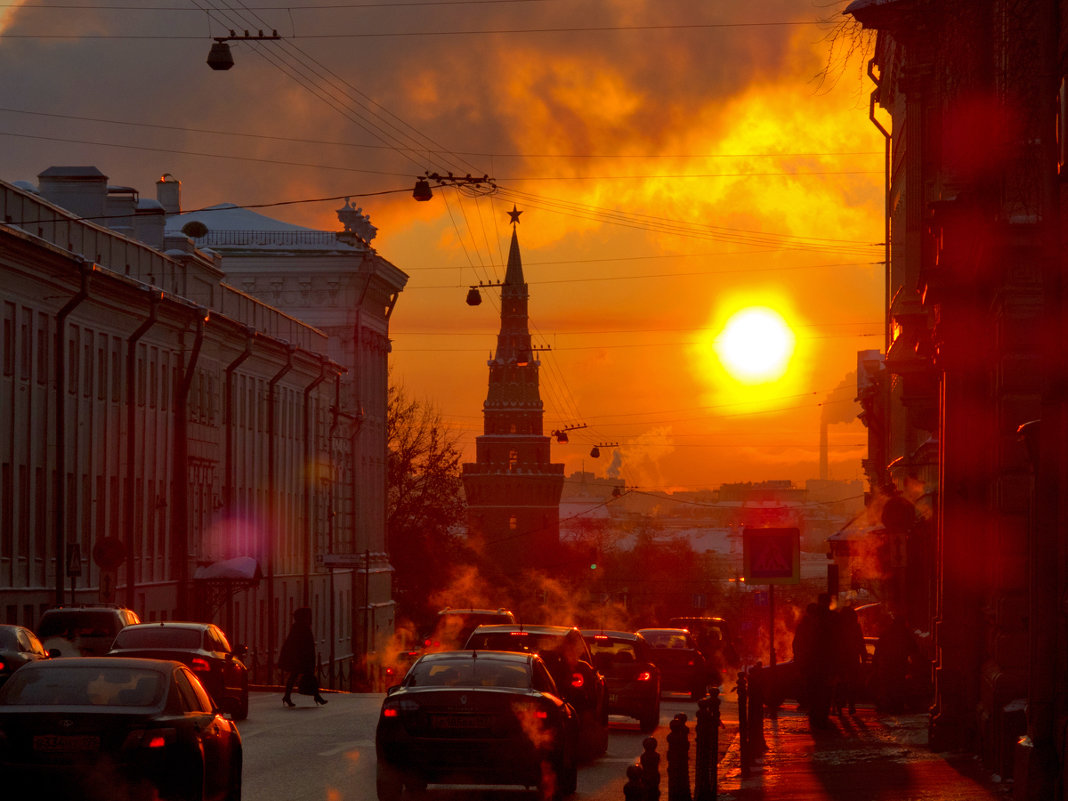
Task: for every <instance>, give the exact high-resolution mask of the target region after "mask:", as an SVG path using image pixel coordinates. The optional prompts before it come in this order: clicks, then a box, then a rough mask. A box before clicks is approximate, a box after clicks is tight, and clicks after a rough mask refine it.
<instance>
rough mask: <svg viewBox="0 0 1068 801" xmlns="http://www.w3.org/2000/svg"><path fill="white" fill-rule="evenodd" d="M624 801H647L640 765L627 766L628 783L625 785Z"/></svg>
mask: <svg viewBox="0 0 1068 801" xmlns="http://www.w3.org/2000/svg"><path fill="white" fill-rule="evenodd" d="M623 801H645V785H644V784H643V783H642V769H641V767H640V766H639V765H628V766H627V782H626V784H624V785H623Z"/></svg>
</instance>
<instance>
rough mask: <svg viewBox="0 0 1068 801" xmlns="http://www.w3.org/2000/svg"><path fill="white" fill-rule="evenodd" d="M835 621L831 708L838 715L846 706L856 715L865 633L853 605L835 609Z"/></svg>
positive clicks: (851, 713) (864, 650) (850, 712)
mask: <svg viewBox="0 0 1068 801" xmlns="http://www.w3.org/2000/svg"><path fill="white" fill-rule="evenodd" d="M834 622H835V625H834V641H835V642H834V652H835V674H836V678H835V682H834V698H833V701H832V704H831V708H832V709H833V711H834V713H835V714H836V715H841V714H842V707H843V705H845V706H848V708H849V714H850V715H855V714H856V712H857V689H858V686H859V684H860V668H861V665H862V664H863V663H864V657H865V654H866V648H865V646H864V632H863V631H862V630H861V628H860V621H859V620H858V619H857V611H856V610H855V609H854V608H853V606H852V605H850V606H845V607H842V608H841V609H839V610H838V611H837V612H835V621H834Z"/></svg>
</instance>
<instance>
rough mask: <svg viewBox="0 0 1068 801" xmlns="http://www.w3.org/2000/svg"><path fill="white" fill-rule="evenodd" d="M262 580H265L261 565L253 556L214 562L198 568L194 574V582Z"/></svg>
mask: <svg viewBox="0 0 1068 801" xmlns="http://www.w3.org/2000/svg"><path fill="white" fill-rule="evenodd" d="M261 578H263V573H262V571H261V570H260V564H259V562H257V561H256V559H255V558H254V557H251V556H237V557H235V558H233V559H223V560H222V561H219V562H212V563H211V564H210V565H205V566H203V567H198V568H197V569H196V571H194V573H193V580H194V581H196V580H207V579H238V580H243V581H259V580H260V579H261Z"/></svg>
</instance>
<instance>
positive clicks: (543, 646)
mask: <svg viewBox="0 0 1068 801" xmlns="http://www.w3.org/2000/svg"><path fill="white" fill-rule="evenodd" d="M563 646H564V638H563V637H560V636H558V635H555V634H535V633H532V632H529V631H497V632H489V633H478V632H476V633H475V634H473V635H472V636H471V639H470V640H468V645H467V647H468V648H478V649H479V650H482V651H523V652H525V653H532V654H543V653H546V652H548V651H554V650H558V649H560V648H562V647H563Z"/></svg>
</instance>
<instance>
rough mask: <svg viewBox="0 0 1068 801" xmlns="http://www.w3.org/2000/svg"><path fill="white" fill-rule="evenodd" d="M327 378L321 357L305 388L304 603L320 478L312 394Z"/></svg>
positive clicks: (307, 596)
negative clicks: (314, 454) (314, 460)
mask: <svg viewBox="0 0 1068 801" xmlns="http://www.w3.org/2000/svg"><path fill="white" fill-rule="evenodd" d="M325 380H326V360H325V359H324V358H322V357H321V356H320V357H319V377H318V378H316V379H315V380H314V381H312V382H311V383H310V384H308V386H307V387H305V388H304V420H303V424H304V431H303V432H302V436H303V439H304V571H303V572H304V575H303V576H302V579H303V583H304V590H303V596H302V597H303V605H304V606H308V605H310V604H311V592H310V588H309V587H308V583H309V576H310V575H311V559H312V542H311V518H312V514H311V511H312V482H313V481H317V480H318V473H319V470H318V466H316V469H315V470H314V471H312V470H310V468H311V465H312V442H311V435H312V425H311V394H312V392H313V391H314V390H315V388H316V387H317V386H319V385H320V384H321V383H323V381H325Z"/></svg>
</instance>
